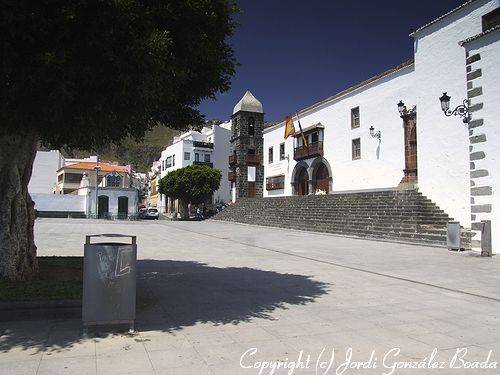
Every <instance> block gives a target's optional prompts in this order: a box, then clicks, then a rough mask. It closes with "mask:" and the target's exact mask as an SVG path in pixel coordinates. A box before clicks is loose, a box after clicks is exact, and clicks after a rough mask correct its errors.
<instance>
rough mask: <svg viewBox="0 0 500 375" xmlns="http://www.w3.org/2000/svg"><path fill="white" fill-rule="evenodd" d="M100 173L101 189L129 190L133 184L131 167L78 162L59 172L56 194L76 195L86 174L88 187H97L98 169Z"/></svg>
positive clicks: (98, 182) (99, 182)
mask: <svg viewBox="0 0 500 375" xmlns="http://www.w3.org/2000/svg"><path fill="white" fill-rule="evenodd" d="M97 166H98V169H99V173H98V176H97V184H98V186H101V187H117V188H128V187H130V184H131V172H132V171H131V166H130V165H126V166H121V165H117V164H112V163H105V162H100V163H99V164H97V163H95V162H77V163H74V164H69V165H65V166H64V167H62V168H60V169H59V170H58V171H57V184H56V194H71V193H75V192H76V190H78V189H79V188H80V187H81V186H80V185H81V181H82V178H83V176H84V174H86V175H87V177H88V186H95V185H96V183H95V182H96V167H97ZM105 177H106V178H105Z"/></svg>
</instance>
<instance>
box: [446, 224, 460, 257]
mask: <svg viewBox="0 0 500 375" xmlns="http://www.w3.org/2000/svg"><path fill="white" fill-rule="evenodd" d="M446 244H447V246H448V250H455V251H460V249H461V247H460V222H458V221H449V222H448V228H447V231H446Z"/></svg>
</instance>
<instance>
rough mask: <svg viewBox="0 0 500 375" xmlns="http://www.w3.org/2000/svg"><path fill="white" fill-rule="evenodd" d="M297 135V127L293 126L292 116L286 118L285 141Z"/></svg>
mask: <svg viewBox="0 0 500 375" xmlns="http://www.w3.org/2000/svg"><path fill="white" fill-rule="evenodd" d="M294 134H295V127H294V126H293V120H292V116H286V117H285V139H287V138H288V137H289V136H291V135H294Z"/></svg>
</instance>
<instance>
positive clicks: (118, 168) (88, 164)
mask: <svg viewBox="0 0 500 375" xmlns="http://www.w3.org/2000/svg"><path fill="white" fill-rule="evenodd" d="M95 166H96V163H95V162H93V161H81V162H79V163H75V164H70V165H65V166H64V167H62V168H61V169H83V170H87V171H93V170H94V168H95ZM99 167H100V168H101V171H102V172H126V173H130V165H114V164H111V163H104V162H100V163H99Z"/></svg>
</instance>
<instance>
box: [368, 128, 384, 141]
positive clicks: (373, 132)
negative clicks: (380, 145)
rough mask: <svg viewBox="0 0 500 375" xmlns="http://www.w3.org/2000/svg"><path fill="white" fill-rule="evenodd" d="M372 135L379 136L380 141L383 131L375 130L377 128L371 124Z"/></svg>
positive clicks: (373, 136)
mask: <svg viewBox="0 0 500 375" xmlns="http://www.w3.org/2000/svg"><path fill="white" fill-rule="evenodd" d="M370 136H371V137H372V138H377V139H378V140H379V142H380V138H382V133H381V132H380V130H377V131H375V128H374V127H373V125H372V126H370Z"/></svg>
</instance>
